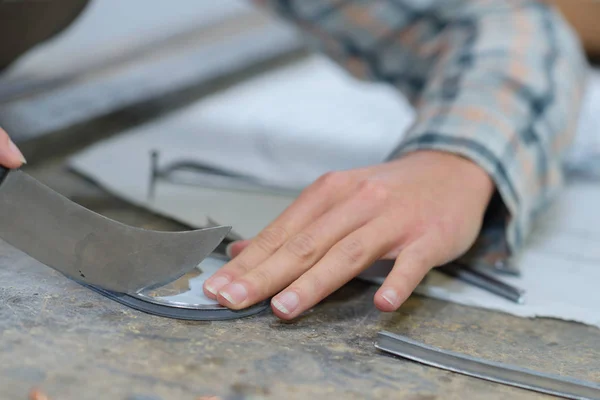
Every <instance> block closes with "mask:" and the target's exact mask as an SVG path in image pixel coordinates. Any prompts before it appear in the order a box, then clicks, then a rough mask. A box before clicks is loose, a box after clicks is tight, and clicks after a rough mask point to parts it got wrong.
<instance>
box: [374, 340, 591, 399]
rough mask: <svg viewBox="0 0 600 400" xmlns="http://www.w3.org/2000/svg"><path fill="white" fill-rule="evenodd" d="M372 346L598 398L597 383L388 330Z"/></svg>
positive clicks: (495, 378) (527, 385)
mask: <svg viewBox="0 0 600 400" xmlns="http://www.w3.org/2000/svg"><path fill="white" fill-rule="evenodd" d="M375 347H376V348H378V349H379V350H382V351H385V352H388V353H392V354H395V355H397V356H400V357H403V358H407V359H409V360H413V361H417V362H420V363H422V364H426V365H430V366H433V367H437V368H441V369H445V370H448V371H453V372H458V373H460V374H464V375H469V376H473V377H476V378H481V379H485V380H488V381H492V382H497V383H502V384H505V385H509V386H516V387H520V388H523V389H529V390H533V391H536V392H540V393H547V394H551V395H554V396H560V397H564V398H568V399H600V384H597V383H593V382H584V381H580V380H576V379H572V378H566V377H562V376H557V375H550V374H544V373H541V372H537V371H532V370H529V369H525V368H521V367H518V366H514V365H508V364H503V363H498V362H493V361H488V360H484V359H481V358H476V357H471V356H468V355H466V354H460V353H455V352H452V351H448V350H442V349H439V348H436V347H433V346H428V345H426V344H424V343H420V342H418V341H415V340H412V339H409V338H407V337H404V336H400V335H395V334H393V333H390V332H385V331H384V332H379V334H378V340H377V344H376V345H375Z"/></svg>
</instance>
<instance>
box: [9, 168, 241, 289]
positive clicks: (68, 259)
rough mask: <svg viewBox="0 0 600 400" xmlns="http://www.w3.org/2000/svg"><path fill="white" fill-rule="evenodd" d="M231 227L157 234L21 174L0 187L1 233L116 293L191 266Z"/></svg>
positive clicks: (42, 258) (83, 279)
mask: <svg viewBox="0 0 600 400" xmlns="http://www.w3.org/2000/svg"><path fill="white" fill-rule="evenodd" d="M230 229H231V228H230V227H225V226H221V227H214V228H208V229H200V230H195V231H185V232H156V231H149V230H145V229H139V228H134V227H130V226H127V225H124V224H121V223H119V222H116V221H113V220H111V219H109V218H106V217H104V216H102V215H100V214H96V213H94V212H92V211H90V210H88V209H86V208H84V207H82V206H80V205H78V204H76V203H74V202H72V201H71V200H69V199H67V198H66V197H63V196H61V195H60V194H58V193H56V192H55V191H53V190H52V189H50V188H48V187H47V186H45V185H43V184H41V183H40V182H38V181H37V180H35V179H34V178H32V177H30V176H29V175H27V174H25V173H24V172H22V171H18V170H13V171H10V172H9V173H8V174H7V175H6V177H5V179H4V181H3V182H2V184H1V185H0V237H1V238H2V239H4V240H5V241H6V242H8V243H9V244H11V245H13V246H15V247H16V248H18V249H19V250H21V251H23V252H25V253H27V254H29V255H30V256H32V257H33V258H35V259H37V260H38V261H40V262H42V263H44V264H46V265H48V266H49V267H52V268H54V269H56V270H57V271H60V272H62V273H63V274H65V275H67V276H69V277H71V278H73V279H75V280H78V281H80V282H83V283H87V284H91V285H96V286H100V287H102V288H104V289H108V290H111V291H115V292H121V293H135V292H137V291H139V290H141V289H144V288H147V287H152V286H158V285H162V284H166V283H169V282H171V281H173V280H174V279H177V278H179V277H180V276H182V275H184V274H185V273H187V272H189V271H191V270H192V269H193V268H194V267H196V266H197V265H198V264H199V263H200V262H201V261H202V260H203V259H204V258H205V257H206V256H208V255H209V254H210V253H211V252H212V251H213V250H214V249H215V248H216V247H217V245H218V244H219V243H220V242H221V241H222V240H223V238H224V237H225V236H226V235H227V233H228V232H229V230H230Z"/></svg>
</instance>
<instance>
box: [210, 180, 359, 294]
mask: <svg viewBox="0 0 600 400" xmlns="http://www.w3.org/2000/svg"><path fill="white" fill-rule="evenodd" d="M352 184H353V180H352V179H350V177H349V176H348V174H342V173H329V174H326V175H324V176H323V177H322V178H320V179H319V180H317V181H316V182H315V183H314V184H312V185H311V186H310V187H309V188H307V189H306V190H305V191H303V192H302V194H300V196H299V197H298V199H297V200H296V201H295V202H294V203H293V204H292V205H291V206H289V207H288V208H287V209H286V210H285V211H284V212H283V213H282V214H281V215H280V216H279V217H277V219H276V220H275V221H273V223H271V224H270V225H269V226H268V227H267V228H265V229H264V230H263V231H262V232H260V233H259V234H258V236H257V237H256V238H254V239H253V240H252V242H251V244H250V245H249V246H247V247H246V248H245V249H244V250H243V251H242V252H241V253H240V254H239V255H238V256H237V257H235V258H234V259H233V260H232V261H230V262H229V263H228V264H227V265H225V266H224V267H223V268H221V269H220V270H219V271H218V272H217V273H215V274H214V275H213V276H212V277H211V278H209V279H207V280H206V282H205V284H204V293H205V294H206V296H208V297H210V298H212V299H215V298H217V293H218V292H219V290H221V288H223V287H224V286H225V285H227V284H229V283H231V282H232V281H234V280H235V279H237V278H239V277H240V276H242V275H243V274H245V273H247V272H248V271H250V270H251V269H253V268H254V267H256V266H257V265H259V264H260V263H261V262H263V261H264V260H266V259H267V258H268V257H270V256H271V255H272V254H273V253H275V252H276V251H277V250H278V249H279V248H280V247H281V246H282V245H283V244H284V243H285V242H286V241H287V240H288V239H289V238H290V237H292V236H293V235H294V234H296V233H297V232H299V231H300V230H301V229H303V228H304V227H306V226H307V225H309V224H310V223H312V222H313V221H315V220H316V219H317V218H318V217H320V216H321V215H322V214H323V213H325V212H326V211H327V210H329V209H330V208H331V207H332V206H333V205H334V204H336V203H337V202H338V201H339V200H340V199H342V198H343V197H344V196H345V194H346V193H347V192H349V190H350V186H351V185H352Z"/></svg>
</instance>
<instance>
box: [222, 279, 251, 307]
mask: <svg viewBox="0 0 600 400" xmlns="http://www.w3.org/2000/svg"><path fill="white" fill-rule="evenodd" d="M219 294H220V295H221V296H223V297H224V298H225V300H227V301H228V302H230V303H231V304H233V305H236V304H240V303H241V302H242V301H244V300H246V298H247V297H248V291H247V290H246V287H245V286H244V285H242V284H241V283H232V284H230V285H227V286H225V289H223V290H221V291H220V292H219Z"/></svg>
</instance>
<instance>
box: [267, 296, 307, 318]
mask: <svg viewBox="0 0 600 400" xmlns="http://www.w3.org/2000/svg"><path fill="white" fill-rule="evenodd" d="M271 303H272V304H273V307H275V308H276V309H278V310H279V311H281V312H282V313H284V314H291V313H293V312H294V310H295V309H296V308H297V307H298V304H300V297H298V293H296V292H285V293H282V294H280V295H279V296H277V297H275V298H273V300H271Z"/></svg>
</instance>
